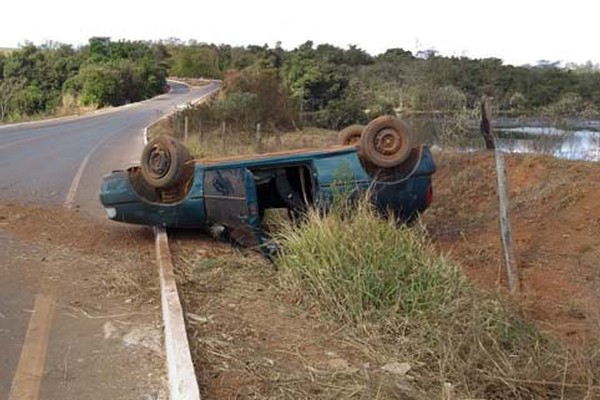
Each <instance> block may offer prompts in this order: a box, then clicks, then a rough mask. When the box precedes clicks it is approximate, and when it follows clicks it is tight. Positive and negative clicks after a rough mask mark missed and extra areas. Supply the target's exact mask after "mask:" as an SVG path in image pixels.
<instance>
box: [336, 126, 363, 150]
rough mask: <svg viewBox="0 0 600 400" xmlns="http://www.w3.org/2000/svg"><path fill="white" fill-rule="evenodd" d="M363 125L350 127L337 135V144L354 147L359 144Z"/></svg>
mask: <svg viewBox="0 0 600 400" xmlns="http://www.w3.org/2000/svg"><path fill="white" fill-rule="evenodd" d="M364 128H365V126H364V125H350V126H348V127H346V128H344V129H342V130H341V131H340V133H338V142H339V144H341V145H342V146H349V145H355V144H358V142H360V137H361V135H362V132H363V129H364Z"/></svg>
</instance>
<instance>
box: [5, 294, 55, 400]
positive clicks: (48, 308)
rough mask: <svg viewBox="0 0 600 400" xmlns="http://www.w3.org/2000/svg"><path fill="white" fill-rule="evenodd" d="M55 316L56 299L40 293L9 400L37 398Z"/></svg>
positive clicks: (36, 298)
mask: <svg viewBox="0 0 600 400" xmlns="http://www.w3.org/2000/svg"><path fill="white" fill-rule="evenodd" d="M53 317H54V298H53V297H52V296H49V295H43V294H38V295H37V296H36V297H35V304H34V308H33V314H32V316H31V319H30V320H29V326H28V327H27V334H26V335H25V342H24V343H23V347H22V348H21V357H20V358H19V364H18V365H17V370H16V372H15V376H14V378H13V381H12V386H11V389H10V393H9V395H8V400H36V399H37V398H38V395H39V391H40V384H41V381H42V375H43V372H44V365H45V364H46V350H47V349H48V341H49V338H50V327H51V325H52V319H53Z"/></svg>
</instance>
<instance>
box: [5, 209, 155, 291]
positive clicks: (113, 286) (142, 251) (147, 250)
mask: <svg viewBox="0 0 600 400" xmlns="http://www.w3.org/2000/svg"><path fill="white" fill-rule="evenodd" d="M0 229H2V230H3V231H5V232H7V233H8V234H10V235H11V236H13V237H15V238H18V239H20V240H24V241H31V242H37V243H43V244H44V245H47V246H51V248H52V253H53V254H55V255H59V254H61V253H66V252H69V251H73V250H75V251H77V252H79V255H78V257H79V258H80V261H82V262H81V263H80V265H78V266H77V268H75V269H73V271H71V272H73V274H74V275H73V279H75V280H78V279H81V280H84V281H85V282H87V285H88V286H90V285H91V287H93V288H94V290H95V291H99V292H102V293H104V292H107V293H108V294H109V295H115V296H130V297H132V298H133V299H139V300H141V301H147V300H149V299H155V298H157V295H158V283H157V279H156V276H155V275H156V271H155V270H154V268H152V266H153V265H154V257H155V254H154V247H153V243H154V242H153V240H154V239H153V233H152V230H151V229H150V228H147V227H138V226H129V225H123V224H117V223H114V222H111V221H108V220H104V219H98V218H94V217H91V216H88V215H86V214H84V213H78V212H72V211H68V210H65V209H63V208H57V207H42V206H23V205H14V204H1V205H0ZM84 259H87V260H88V261H89V263H87V264H86V263H85V262H83V260H84ZM85 265H90V267H88V268H86V267H85Z"/></svg>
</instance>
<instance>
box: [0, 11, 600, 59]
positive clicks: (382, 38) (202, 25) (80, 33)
mask: <svg viewBox="0 0 600 400" xmlns="http://www.w3.org/2000/svg"><path fill="white" fill-rule="evenodd" d="M2 3H4V4H2V6H1V7H0V47H17V46H18V45H19V44H23V43H25V42H26V41H30V42H33V43H36V44H40V43H43V42H45V41H47V40H52V41H58V42H63V43H70V44H73V45H81V44H85V43H87V40H88V38H90V37H92V36H109V37H111V38H112V39H113V40H118V39H134V40H159V39H166V38H169V37H176V38H179V39H182V40H184V41H187V40H189V39H195V40H197V41H198V42H207V43H216V44H220V43H228V44H232V45H247V44H258V45H263V44H268V45H270V46H274V45H275V44H276V42H278V41H280V42H281V43H282V46H283V47H284V48H286V49H292V48H295V47H296V46H298V45H299V44H302V43H304V42H306V41H307V40H312V41H313V42H314V43H315V44H319V43H331V44H334V45H337V46H340V47H347V46H348V45H349V44H355V45H358V47H360V48H362V49H364V50H367V51H368V52H369V53H371V54H373V55H376V54H379V53H381V52H384V51H385V50H386V49H388V48H396V47H400V48H404V49H406V50H410V51H413V52H416V51H419V50H427V49H435V50H436V51H438V52H439V53H440V54H442V55H446V56H467V57H471V58H484V57H497V58H501V59H503V60H504V62H505V63H507V64H514V65H522V64H535V63H536V62H537V61H538V60H549V61H559V60H560V61H564V62H576V63H584V62H586V61H588V60H591V61H592V62H594V63H600V46H598V43H597V42H598V38H600V30H599V28H598V25H599V24H598V20H599V19H600V12H599V11H600V1H598V0H569V1H564V0H562V1H555V0H548V1H533V0H502V1H498V0H488V1H485V0H480V1H471V0H447V1H444V0H413V1H403V0H395V1H384V0H368V1H360V2H359V1H332V0H329V1H328V0H299V1H298V0H297V1H293V2H289V1H285V0H279V1H274V0H254V1H251V0H250V1H249V0H246V1H244V0H221V1H219V0H212V1H206V0H204V1H202V0H194V1H190V0H171V1H160V2H154V1H149V0H147V1H137V0H102V1H93V2H92V1H89V0H78V1H76V0H3V2H2Z"/></svg>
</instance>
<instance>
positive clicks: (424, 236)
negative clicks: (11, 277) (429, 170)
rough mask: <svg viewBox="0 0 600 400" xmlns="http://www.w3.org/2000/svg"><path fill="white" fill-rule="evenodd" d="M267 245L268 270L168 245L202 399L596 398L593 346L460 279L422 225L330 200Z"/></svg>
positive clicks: (218, 249)
mask: <svg viewBox="0 0 600 400" xmlns="http://www.w3.org/2000/svg"><path fill="white" fill-rule="evenodd" d="M456 183H457V184H461V185H465V184H467V181H464V182H458V181H457V182H456ZM443 208H444V207H443V206H441V205H438V207H437V209H436V210H435V211H436V212H439V210H443ZM494 225H495V224H494ZM274 238H275V240H276V241H277V242H278V243H279V246H280V248H281V252H280V253H279V254H278V255H277V256H276V258H275V259H274V260H273V264H269V263H268V262H265V260H263V259H261V257H260V256H259V255H258V254H256V253H254V252H252V251H239V250H235V249H232V248H230V247H229V246H227V245H220V244H215V243H210V242H206V243H203V242H202V241H201V242H200V243H199V242H198V240H197V239H196V240H195V241H193V242H188V243H186V240H185V238H184V239H182V240H176V243H177V245H176V247H175V254H176V261H177V262H176V265H177V270H178V274H179V276H180V280H181V283H182V287H183V291H184V300H185V304H186V310H187V312H188V327H189V328H188V329H189V333H190V337H191V338H192V339H191V340H192V347H193V349H194V353H195V357H196V360H198V361H199V365H200V371H199V375H200V377H201V378H200V379H201V383H202V389H203V391H204V393H205V394H206V395H208V396H209V397H210V396H213V397H215V398H219V397H220V396H224V397H227V396H229V397H231V396H234V395H239V396H242V397H245V396H252V397H254V398H299V397H300V398H322V399H334V398H380V399H390V398H398V399H431V398H442V399H453V398H485V399H493V398H498V399H501V398H502V399H504V398H514V399H542V398H544V399H552V398H556V399H559V398H564V399H593V398H596V397H598V396H599V395H600V381H599V379H600V377H599V376H598V373H597V371H598V370H599V368H600V358H599V354H600V353H599V352H598V348H597V344H596V342H595V341H594V340H593V339H592V340H588V341H586V342H584V343H578V344H577V345H573V343H571V344H568V342H563V341H561V340H560V338H559V337H558V336H556V334H555V333H553V334H549V333H547V332H543V331H542V330H540V329H539V328H538V326H537V324H536V323H535V321H534V320H533V319H532V318H531V316H530V315H529V313H528V311H527V310H526V309H524V308H523V306H522V304H521V302H520V301H518V300H511V299H507V298H506V296H505V295H504V293H503V292H502V291H498V290H497V289H492V290H490V289H488V290H483V289H481V288H480V287H479V286H477V285H476V284H475V283H473V280H471V279H469V278H467V275H466V274H465V271H464V270H463V268H462V266H461V265H460V264H458V261H457V259H456V257H448V256H446V255H445V254H444V253H443V252H442V251H440V248H439V247H438V246H437V245H435V244H434V243H433V242H432V241H431V239H430V237H429V233H428V231H427V229H425V227H420V226H417V227H413V228H410V229H409V228H407V227H402V226H400V227H399V226H398V225H397V223H396V221H393V220H385V219H381V218H380V216H379V215H377V214H376V213H375V212H374V210H373V209H372V207H371V206H370V203H369V202H368V201H361V202H359V203H358V204H356V203H354V204H352V205H351V206H350V205H349V204H348V203H346V202H345V201H344V200H340V201H339V202H338V203H337V205H336V207H334V208H333V209H332V210H331V212H329V213H328V214H327V215H322V214H320V213H318V212H309V213H308V215H307V216H306V219H305V221H304V222H303V223H302V224H299V225H292V224H281V225H280V226H279V227H278V229H277V231H276V233H275V234H274ZM484 245H485V243H481V244H480V247H481V248H483V247H484ZM273 267H275V268H274V269H273ZM480 268H481V266H480Z"/></svg>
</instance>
